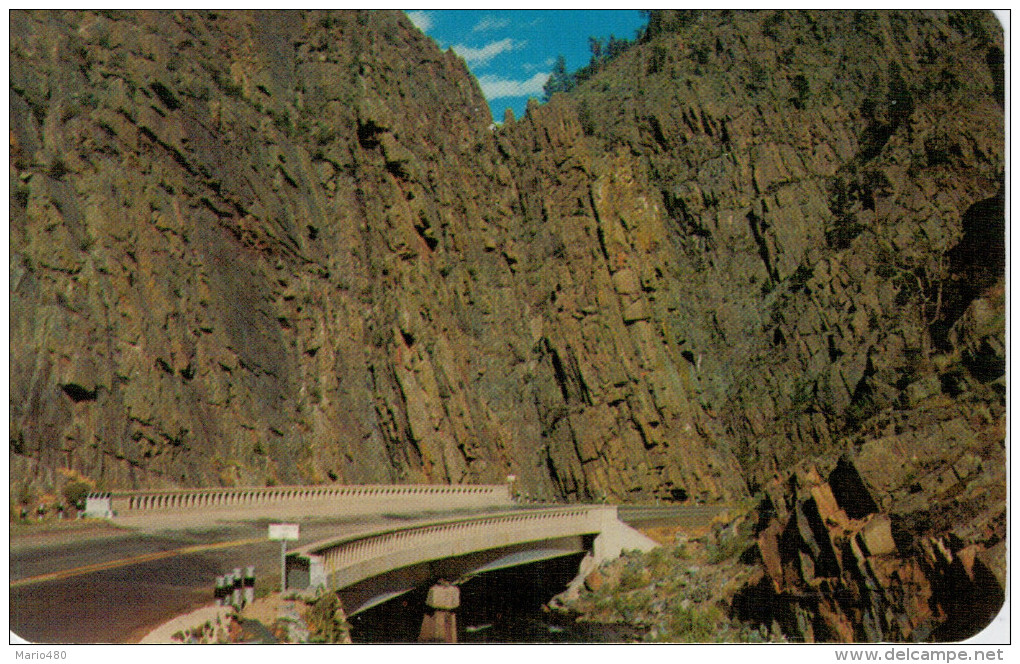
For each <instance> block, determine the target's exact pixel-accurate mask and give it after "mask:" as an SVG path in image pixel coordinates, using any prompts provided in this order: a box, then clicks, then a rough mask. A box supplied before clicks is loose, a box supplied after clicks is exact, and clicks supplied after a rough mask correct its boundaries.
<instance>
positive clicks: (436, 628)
mask: <svg viewBox="0 0 1020 664" xmlns="http://www.w3.org/2000/svg"><path fill="white" fill-rule="evenodd" d="M425 604H426V606H428V612H427V613H426V614H425V618H424V619H423V620H422V622H421V632H420V633H419V634H418V641H419V642H421V643H456V642H457V614H456V613H454V611H455V610H456V609H457V607H458V606H460V588H458V587H457V586H454V585H450V584H447V583H445V582H440V583H437V584H436V585H434V586H432V587H431V588H429V594H428V597H427V598H426V600H425Z"/></svg>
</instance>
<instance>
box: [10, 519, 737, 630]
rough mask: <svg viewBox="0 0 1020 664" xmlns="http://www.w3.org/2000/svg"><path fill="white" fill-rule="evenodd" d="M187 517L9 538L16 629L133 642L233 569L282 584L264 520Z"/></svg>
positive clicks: (207, 596)
mask: <svg viewBox="0 0 1020 664" xmlns="http://www.w3.org/2000/svg"><path fill="white" fill-rule="evenodd" d="M524 507H527V506H524ZM719 511H720V508H718V507H714V506H712V507H710V506H669V507H658V508H657V507H643V508H635V507H625V508H621V509H620V516H621V518H622V520H624V521H625V522H627V523H630V524H631V525H634V526H638V527H640V526H643V525H665V524H673V525H680V526H686V525H690V526H700V525H705V524H707V522H708V521H710V520H711V518H712V516H714V515H715V514H716V513H718V512H719ZM183 518H186V519H189V521H182V517H173V518H164V519H163V520H162V521H151V522H150V523H148V524H145V525H144V526H143V527H142V528H134V529H131V530H116V529H112V528H109V527H103V526H99V527H97V528H94V529H83V530H74V531H69V532H66V533H53V534H49V535H40V536H35V535H33V536H28V537H14V538H12V540H11V549H10V629H11V630H12V631H13V632H14V633H15V634H16V635H18V636H19V637H21V638H24V639H26V640H28V641H33V642H43V643H124V642H128V643H130V642H135V641H138V640H139V639H141V637H143V636H144V635H145V634H147V633H148V632H149V631H150V630H152V629H153V628H154V627H156V626H158V625H160V624H162V623H163V622H165V621H167V620H170V619H171V618H173V617H175V616H177V615H180V614H182V613H185V612H188V611H191V610H193V609H195V608H198V607H200V606H203V605H207V604H209V603H210V602H211V601H212V590H213V585H214V581H215V577H216V576H218V575H222V574H226V573H228V572H230V571H231V570H232V569H234V568H235V567H244V566H247V565H254V566H255V568H256V576H257V577H259V578H271V579H272V580H273V583H274V584H275V583H276V582H278V577H279V564H280V558H279V556H280V545H279V542H270V541H268V540H267V539H266V526H267V524H268V523H269V521H268V520H259V521H243V522H236V523H223V522H214V521H211V520H210V519H208V518H205V519H203V518H202V517H201V516H200V515H199V516H193V515H189V516H186V517H183ZM431 518H435V515H419V516H417V517H408V518H405V519H395V518H388V519H387V518H382V517H380V518H376V519H359V520H358V521H351V520H344V519H340V518H323V517H318V518H311V519H296V520H294V521H296V522H298V523H301V539H300V540H299V541H297V542H290V543H289V544H288V548H289V549H294V548H297V547H298V546H303V545H305V544H309V543H311V542H315V541H318V540H322V539H327V538H331V537H335V536H336V535H337V534H338V533H341V532H348V533H352V532H358V531H362V530H366V531H367V530H371V529H374V528H377V527H378V526H379V525H380V524H383V523H396V522H404V523H410V522H416V521H417V522H420V521H427V520H429V519H431ZM133 525H135V526H142V522H141V521H134V522H133ZM259 583H260V585H261V582H259Z"/></svg>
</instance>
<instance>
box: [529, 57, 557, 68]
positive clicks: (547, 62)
mask: <svg viewBox="0 0 1020 664" xmlns="http://www.w3.org/2000/svg"><path fill="white" fill-rule="evenodd" d="M555 63H556V58H546V59H545V60H543V61H542V64H538V65H536V64H532V63H530V62H528V63H525V64H523V65H521V69H523V70H524V71H535V70H536V69H542V68H545V67H552V66H553V65H554V64H555Z"/></svg>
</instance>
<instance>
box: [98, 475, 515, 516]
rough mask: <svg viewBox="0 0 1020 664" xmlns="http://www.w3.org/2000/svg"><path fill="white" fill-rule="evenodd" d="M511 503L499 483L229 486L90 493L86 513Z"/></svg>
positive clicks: (304, 511) (293, 512)
mask: <svg viewBox="0 0 1020 664" xmlns="http://www.w3.org/2000/svg"><path fill="white" fill-rule="evenodd" d="M514 504H515V503H514V501H513V500H512V498H511V496H510V490H509V488H508V487H507V486H506V485H502V484H472V485H446V484H403V485H393V484H364V485H350V486H335V485H334V486H280V487H229V488H212V489H170V490H161V491H114V492H105V493H91V494H89V495H88V496H87V497H86V500H85V515H86V516H89V517H94V518H104V519H126V518H130V517H158V516H164V515H165V516H172V515H175V514H184V513H192V514H193V513H205V514H212V515H217V516H222V517H224V518H234V519H250V518H288V517H305V516H336V515H342V516H362V515H380V514H391V513H392V514H406V513H412V512H413V513H417V512H448V511H454V510H482V509H485V510H489V509H501V508H503V509H506V508H510V507H513V506H514Z"/></svg>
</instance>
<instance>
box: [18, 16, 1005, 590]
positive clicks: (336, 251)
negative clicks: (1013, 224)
mask: <svg viewBox="0 0 1020 664" xmlns="http://www.w3.org/2000/svg"><path fill="white" fill-rule="evenodd" d="M10 19H11V20H10V120H11V122H10V126H11V129H10V144H11V146H10V191H11V197H10V219H11V222H10V240H11V241H10V303H11V325H10V342H11V354H10V367H11V368H10V394H11V397H10V406H11V409H10V419H9V421H10V455H11V469H12V470H11V475H12V477H11V479H12V485H13V484H15V483H26V482H34V483H40V484H45V483H46V482H48V481H51V478H52V476H53V473H54V472H55V471H56V470H57V469H59V468H73V469H75V470H76V471H78V472H81V473H83V474H85V475H88V476H89V477H91V478H93V479H94V480H96V481H98V482H99V483H100V484H101V485H102V486H105V487H108V488H116V487H119V488H140V487H168V486H194V485H199V486H207V485H242V484H243V485H249V484H255V485H262V484H266V483H319V482H344V483H362V482H441V483H442V482H498V481H502V479H503V478H504V477H505V476H506V475H507V474H509V473H514V474H516V475H517V477H518V478H519V483H520V487H521V489H522V490H523V491H524V492H526V493H528V494H529V495H531V496H536V497H542V498H556V499H568V500H587V501H591V500H602V499H605V500H610V501H640V500H651V499H665V500H689V499H695V498H697V499H700V500H709V501H711V500H719V499H736V498H740V497H742V496H746V495H748V494H750V493H753V492H755V491H758V490H759V489H761V488H763V487H767V486H775V482H776V481H777V479H776V478H779V477H781V476H784V474H785V473H789V472H790V471H791V469H792V468H793V467H794V466H795V465H796V464H797V463H800V462H801V461H803V460H804V459H808V458H817V459H820V460H821V461H819V464H820V467H828V468H831V467H834V464H835V463H836V460H837V459H838V458H840V457H845V458H847V459H850V458H853V459H857V460H858V462H859V463H858V465H859V466H860V467H862V468H864V469H865V471H867V470H869V469H870V470H873V472H872V474H871V475H870V476H868V486H869V491H870V492H871V494H870V495H872V496H874V500H875V501H877V502H878V503H881V504H879V505H876V506H875V507H876V510H877V509H878V508H881V510H882V511H883V512H885V513H888V512H892V513H893V514H894V515H895V517H894V519H895V520H894V521H893V525H894V528H895V530H894V535H896V536H897V537H900V539H901V540H902V536H901V535H899V534H897V533H899V532H900V526H901V525H902V526H903V528H904V530H903V532H908V531H909V532H926V533H927V532H929V531H930V532H931V533H935V532H936V531H937V532H940V533H944V532H948V531H949V530H952V529H953V528H956V527H959V526H961V524H963V525H966V524H968V523H971V522H972V521H973V519H976V518H978V517H976V516H975V515H979V514H983V515H984V516H983V517H981V518H983V519H985V521H981V522H982V523H985V522H986V521H987V518H986V517H988V514H989V513H992V515H993V516H994V515H996V514H998V513H999V512H1000V511H1004V509H1005V488H1004V481H1005V480H1004V477H1005V464H1004V437H1005V423H1004V418H1005V352H1006V351H1005V322H1004V321H1005V276H1004V273H1005V269H1004V267H1005V247H1004V223H1005V222H1004V177H1003V173H1004V152H1005V150H1004V111H1003V104H1004V99H1003V95H1004V92H1003V85H1004V83H1003V48H1004V47H1003V33H1002V30H1001V27H1000V26H999V25H998V23H997V21H996V20H995V18H994V17H993V16H992V15H991V14H990V13H980V12H948V13H947V12H923V13H922V12H874V11H861V12H828V13H810V12H789V11H788V12H737V13H729V12H681V11H677V12H674V11H662V12H655V13H653V14H652V16H651V21H650V24H649V26H648V29H647V31H646V33H645V36H644V37H643V38H642V39H641V40H640V43H638V44H636V45H634V46H633V47H632V48H629V49H627V50H626V51H625V52H624V53H623V54H622V55H619V57H616V58H615V59H613V60H612V61H610V62H608V63H607V64H605V65H604V66H603V67H602V68H601V70H600V71H599V72H597V73H596V74H595V75H594V76H592V77H591V78H589V79H588V80H586V81H584V82H583V83H582V84H581V85H579V86H578V87H577V88H576V89H574V90H572V91H571V92H569V93H567V94H557V95H554V96H553V98H552V99H551V100H550V102H549V103H547V104H537V103H533V104H531V105H530V106H529V108H528V112H527V114H526V116H525V117H524V118H521V119H519V120H514V119H512V118H508V119H507V122H505V123H504V124H502V125H499V126H497V125H493V124H492V119H491V117H490V113H489V109H488V105H487V103H486V101H485V99H484V98H483V97H482V95H481V91H480V88H479V86H478V83H477V82H476V81H475V80H474V78H473V77H472V76H471V74H470V73H469V72H468V70H467V68H466V66H465V64H464V62H463V61H462V60H461V59H459V58H458V57H457V56H456V55H455V54H454V53H453V52H452V51H447V52H442V51H440V50H439V49H438V48H437V47H436V45H435V43H434V42H433V41H432V40H430V39H429V38H428V37H426V36H424V35H422V34H421V33H420V32H418V31H417V30H416V29H415V28H414V27H413V26H412V25H411V23H410V22H409V21H408V19H407V18H406V17H405V16H404V15H403V14H401V13H398V12H324V11H309V12H273V13H268V12H267V13H249V12H207V11H176V12H174V11H170V12H162V11H138V12H120V11H106V12H27V11H14V12H12V13H11V16H10ZM862 459H863V461H861V460H862ZM826 460H827V461H826ZM848 463H849V462H848ZM826 464H828V465H826ZM861 464H863V465H861ZM865 471H862V472H864V473H865V474H867V472H865ZM770 483H771V484H770ZM777 500H778V498H777ZM869 509H870V508H869ZM872 511H875V510H872ZM868 513H871V512H868ZM939 515H942V516H941V517H940V516H939ZM850 516H851V517H852V516H853V515H850ZM922 517H924V518H922ZM940 518H941V521H940ZM987 522H988V523H991V524H992V526H989V527H990V528H991V530H989V531H988V532H985V533H984V534H983V535H981V537H984V540H983V541H984V543H985V544H986V545H987V546H989V547H991V546H994V545H995V544H996V542H997V541H999V540H1001V538H1002V537H1004V522H1003V523H999V522H998V521H995V520H994V519H992V521H987ZM995 524H998V525H995ZM1000 531H1001V532H1000ZM974 537H977V536H976V535H975V536H974ZM972 539H973V538H972ZM961 546H962V544H961ZM777 583H778V582H777ZM777 587H778V586H777Z"/></svg>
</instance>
